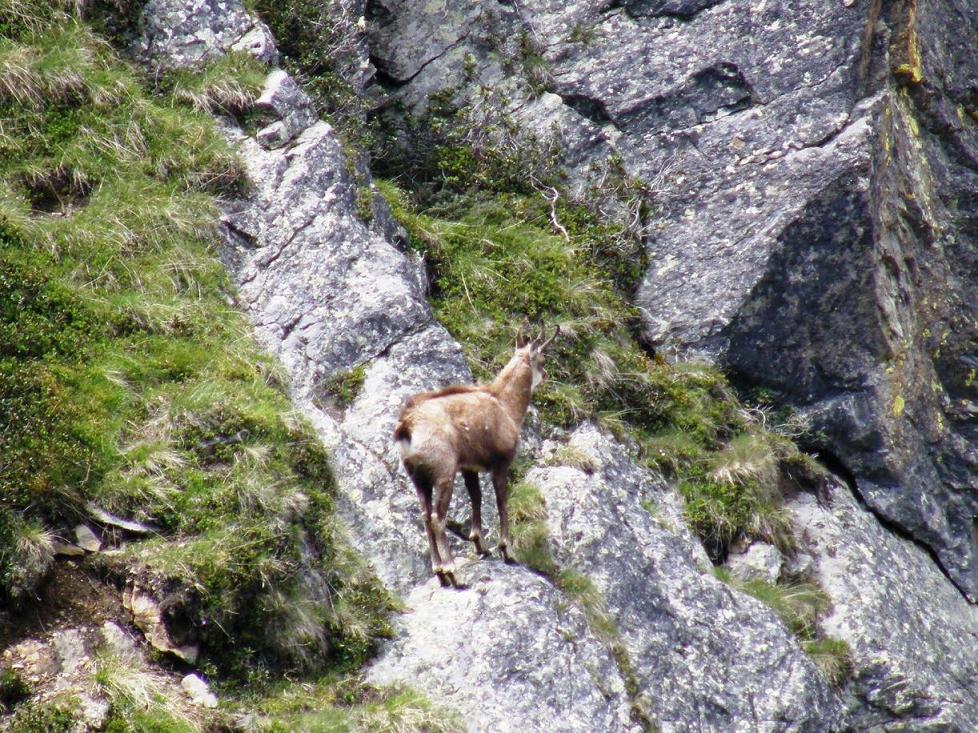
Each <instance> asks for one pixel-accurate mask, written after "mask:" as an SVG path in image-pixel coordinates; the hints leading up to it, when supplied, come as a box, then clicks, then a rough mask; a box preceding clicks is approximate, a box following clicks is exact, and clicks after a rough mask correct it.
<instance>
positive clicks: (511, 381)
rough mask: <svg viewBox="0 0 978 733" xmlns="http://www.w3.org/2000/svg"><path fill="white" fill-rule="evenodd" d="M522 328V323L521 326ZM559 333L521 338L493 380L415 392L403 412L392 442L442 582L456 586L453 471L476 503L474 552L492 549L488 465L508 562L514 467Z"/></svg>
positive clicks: (502, 551)
mask: <svg viewBox="0 0 978 733" xmlns="http://www.w3.org/2000/svg"><path fill="white" fill-rule="evenodd" d="M521 331H522V329H521ZM558 333H560V326H557V328H556V329H555V330H554V334H553V336H551V337H550V338H549V339H546V340H544V336H545V335H546V329H545V328H542V329H541V331H540V336H539V338H537V339H535V340H532V341H530V342H529V343H524V340H523V339H522V337H520V336H518V337H517V342H516V351H515V353H514V354H513V357H512V358H511V359H510V360H509V363H507V364H506V366H505V367H503V369H502V371H500V372H499V374H498V376H497V377H496V379H495V380H494V381H493V382H492V383H490V384H478V385H476V384H457V385H452V386H451V387H446V388H444V389H440V390H436V391H434V392H422V393H420V394H416V395H414V396H412V397H410V398H409V399H408V400H407V402H406V403H405V405H404V408H403V409H402V410H401V414H400V418H399V419H398V422H397V426H396V427H395V428H394V440H395V441H397V444H398V447H399V448H400V450H401V460H402V461H403V462H404V468H405V470H406V471H407V474H408V476H410V477H411V481H412V482H413V483H414V487H415V489H417V492H418V500H419V501H420V503H421V519H422V521H423V522H424V528H425V533H426V534H427V536H428V547H429V550H430V551H431V567H432V570H433V571H434V573H435V575H437V576H438V580H439V581H440V582H441V584H442V586H446V587H447V586H448V585H452V586H455V587H458V583H457V582H456V580H455V562H454V560H453V559H452V553H451V550H450V549H449V546H448V537H447V536H446V534H445V523H446V516H447V514H448V505H449V503H450V502H451V499H452V489H453V488H454V484H455V474H456V472H457V471H458V470H461V471H462V477H463V478H464V480H465V488H466V489H467V490H468V493H469V499H470V501H471V502H472V528H471V532H470V534H469V539H470V540H472V542H473V543H475V550H476V552H477V553H478V554H479V555H480V556H482V557H485V556H486V555H488V554H489V553H488V552H487V551H486V550H485V548H483V546H482V490H481V488H480V486H479V472H480V471H488V472H489V473H490V475H491V476H492V486H493V489H494V490H495V493H496V507H497V508H498V510H499V551H500V554H501V555H502V557H503V559H504V560H505V561H506V562H512V559H511V557H510V554H509V516H508V514H507V508H506V502H507V499H508V498H509V487H508V485H507V481H508V478H509V466H510V464H511V463H512V462H513V459H514V458H515V457H516V448H517V444H518V442H519V438H520V428H521V427H522V426H523V417H524V416H525V415H526V410H527V408H528V407H529V405H530V395H531V394H532V392H533V390H534V389H535V388H536V387H537V385H539V384H540V382H542V381H543V379H544V377H545V376H546V375H545V373H544V371H543V352H544V349H546V348H547V346H548V345H549V344H550V342H551V341H553V340H554V339H555V338H556V337H557V334H558Z"/></svg>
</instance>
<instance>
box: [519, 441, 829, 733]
mask: <svg viewBox="0 0 978 733" xmlns="http://www.w3.org/2000/svg"><path fill="white" fill-rule="evenodd" d="M569 445H571V446H573V447H574V448H575V449H576V450H577V451H580V452H583V453H584V454H586V455H588V456H589V457H590V458H591V459H592V461H593V465H594V467H595V468H594V470H593V471H591V472H587V471H583V470H580V469H578V468H572V467H569V466H556V467H548V468H534V469H532V470H531V471H530V472H529V473H528V474H527V476H526V481H527V482H529V483H532V484H534V485H536V486H537V487H538V488H539V489H540V492H541V494H542V495H543V497H544V500H545V502H546V509H547V519H546V524H547V527H548V529H549V531H550V541H551V544H552V547H553V551H554V557H555V559H556V560H557V562H558V564H559V565H560V566H561V567H562V568H564V569H572V570H574V571H577V572H578V573H581V574H583V575H585V576H586V577H588V578H590V580H591V581H592V582H593V583H594V585H595V586H596V587H597V589H598V590H599V591H600V593H601V595H602V597H603V599H604V602H605V603H606V606H607V611H608V612H609V613H610V614H611V616H612V617H613V618H614V619H615V621H616V623H617V627H618V631H619V633H620V635H621V640H622V642H623V644H624V646H625V649H626V650H627V652H628V655H629V657H630V659H631V664H632V668H633V669H634V673H635V677H636V680H637V683H638V687H639V697H640V699H641V701H642V703H643V704H644V705H645V706H646V707H647V708H648V709H649V711H650V712H651V717H652V719H653V720H655V721H656V722H657V723H658V724H659V725H660V726H661V728H662V730H668V731H694V730H695V731H700V730H702V731H718V732H719V731H730V730H766V731H774V730H779V731H785V730H792V731H819V730H829V729H832V728H833V727H834V724H837V722H838V715H837V713H838V701H837V700H836V698H835V696H834V694H833V693H832V691H831V690H830V688H829V687H828V685H827V684H826V682H825V681H824V680H823V679H822V678H821V677H820V675H819V673H818V671H817V670H816V669H815V667H814V666H813V665H812V663H811V662H810V661H809V660H808V658H807V657H806V656H805V654H804V653H803V652H802V651H801V649H800V648H799V646H798V643H797V642H796V640H795V639H794V638H793V637H792V636H791V634H790V633H789V632H788V631H787V629H785V628H784V626H782V625H781V623H780V621H779V620H778V619H777V617H775V615H774V614H773V612H772V611H771V610H770V609H768V608H767V607H765V606H763V605H762V604H760V603H759V602H758V601H756V600H754V599H753V598H749V597H747V596H744V595H741V594H739V593H736V592H734V591H732V590H731V589H730V588H729V587H727V586H726V585H724V584H723V583H721V582H720V581H718V580H716V579H715V578H713V577H712V574H711V573H710V572H709V571H708V570H707V569H706V568H708V567H709V563H708V562H706V563H704V561H703V558H701V557H698V556H699V554H700V553H701V552H702V549H701V548H699V547H698V545H695V544H693V543H692V542H691V541H690V539H689V538H688V537H684V536H682V534H681V533H680V534H677V533H676V531H675V528H674V527H671V526H670V524H671V522H670V521H669V520H664V519H663V517H664V516H668V514H667V510H665V509H664V508H663V504H664V502H669V501H671V498H670V495H671V492H670V491H668V489H667V487H665V486H663V485H661V483H660V482H657V481H656V480H655V478H654V477H653V476H652V475H650V472H648V471H647V470H643V469H641V468H639V467H637V466H636V465H635V464H634V463H633V462H632V461H631V460H630V459H629V457H628V456H627V455H625V454H623V452H622V450H621V447H620V446H619V445H618V444H616V443H615V442H614V441H613V440H611V439H609V438H608V437H606V436H604V435H602V434H601V433H600V432H599V431H598V430H597V429H595V428H594V427H592V426H587V425H585V426H582V427H581V428H579V429H578V430H577V431H575V433H574V434H573V435H572V437H571V439H570V442H569ZM680 521H681V520H680ZM704 566H705V567H704Z"/></svg>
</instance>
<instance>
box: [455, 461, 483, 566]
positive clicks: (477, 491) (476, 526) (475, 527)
mask: <svg viewBox="0 0 978 733" xmlns="http://www.w3.org/2000/svg"><path fill="white" fill-rule="evenodd" d="M462 478H464V479H465V488H466V489H468V491H469V502H470V503H471V504H472V528H471V530H470V532H469V539H470V540H472V542H473V543H475V551H476V553H477V554H478V555H479V557H485V556H486V555H488V554H489V553H488V552H487V551H486V549H485V548H484V547H483V546H482V487H481V486H479V474H477V473H476V472H475V471H463V472H462Z"/></svg>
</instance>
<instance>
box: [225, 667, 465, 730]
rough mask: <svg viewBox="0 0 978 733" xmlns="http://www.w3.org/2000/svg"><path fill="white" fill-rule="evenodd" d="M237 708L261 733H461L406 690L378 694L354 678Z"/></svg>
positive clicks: (288, 687)
mask: <svg viewBox="0 0 978 733" xmlns="http://www.w3.org/2000/svg"><path fill="white" fill-rule="evenodd" d="M236 705H240V706H241V707H242V709H243V710H247V711H249V712H253V713H254V730H256V731H260V732H261V733H292V731H302V732H303V733H320V732H321V733H326V732H327V731H329V733H334V732H336V733H339V732H341V731H342V733H461V731H464V730H465V726H464V725H463V724H462V722H461V721H460V720H459V718H458V717H457V716H456V715H455V714H454V713H453V712H452V711H449V710H445V709H443V708H440V707H438V706H436V705H433V704H432V703H431V702H430V701H428V700H427V699H426V698H425V697H423V696H422V695H420V694H419V693H417V692H415V691H414V690H411V689H407V688H377V687H373V686H370V685H367V684H365V683H364V682H363V681H362V680H360V679H359V678H357V677H326V678H323V679H321V680H317V681H313V682H309V683H305V684H302V685H294V684H288V683H284V684H273V685H270V686H268V687H266V688H264V689H263V690H261V691H260V692H259V693H256V694H253V695H252V696H250V697H244V698H241V699H240V700H239V701H238V702H237V703H236Z"/></svg>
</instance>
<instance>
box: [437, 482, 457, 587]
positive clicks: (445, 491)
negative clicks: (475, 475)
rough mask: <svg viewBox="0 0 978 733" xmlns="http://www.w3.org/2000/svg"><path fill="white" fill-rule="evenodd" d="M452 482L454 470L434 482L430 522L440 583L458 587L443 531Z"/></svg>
mask: <svg viewBox="0 0 978 733" xmlns="http://www.w3.org/2000/svg"><path fill="white" fill-rule="evenodd" d="M454 484H455V472H454V471H452V472H451V473H450V474H448V475H447V476H443V477H441V478H440V479H438V481H437V482H435V497H434V498H435V505H434V510H433V511H432V513H431V524H432V529H433V530H434V533H435V542H436V544H437V547H438V556H439V557H440V558H441V567H440V568H439V570H438V573H439V578H440V579H441V581H442V585H447V584H448V583H451V584H452V585H453V586H455V587H456V588H458V582H457V581H456V580H455V560H454V559H453V558H452V550H451V547H449V545H448V534H447V533H446V532H445V527H446V525H447V524H448V506H449V504H451V502H452V488H453V486H454Z"/></svg>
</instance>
